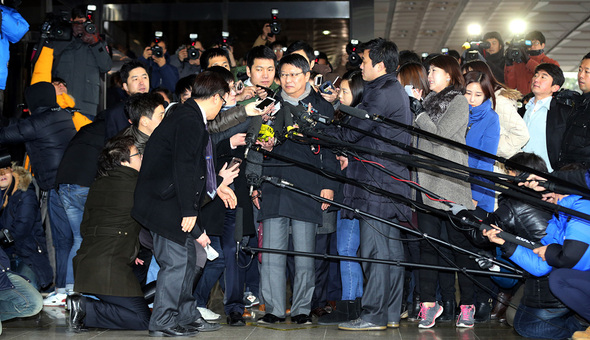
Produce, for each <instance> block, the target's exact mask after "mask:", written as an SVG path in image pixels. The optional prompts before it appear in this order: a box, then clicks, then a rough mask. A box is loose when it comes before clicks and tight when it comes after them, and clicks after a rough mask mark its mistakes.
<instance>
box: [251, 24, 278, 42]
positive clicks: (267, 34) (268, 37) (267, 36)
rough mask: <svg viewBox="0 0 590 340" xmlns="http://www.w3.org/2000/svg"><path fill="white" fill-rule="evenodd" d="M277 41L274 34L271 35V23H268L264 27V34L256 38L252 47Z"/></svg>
mask: <svg viewBox="0 0 590 340" xmlns="http://www.w3.org/2000/svg"><path fill="white" fill-rule="evenodd" d="M276 39H277V38H276V37H275V36H274V34H271V33H270V23H269V22H267V23H265V24H264V26H262V33H261V34H260V35H259V36H258V37H257V38H256V40H255V41H254V45H252V47H256V46H260V45H266V43H267V42H268V43H273V42H275V40H276Z"/></svg>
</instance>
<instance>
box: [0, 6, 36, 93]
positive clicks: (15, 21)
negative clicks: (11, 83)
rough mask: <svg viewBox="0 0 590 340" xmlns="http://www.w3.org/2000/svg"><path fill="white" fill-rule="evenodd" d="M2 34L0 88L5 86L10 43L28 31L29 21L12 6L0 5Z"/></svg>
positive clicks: (0, 41) (0, 44) (0, 36)
mask: <svg viewBox="0 0 590 340" xmlns="http://www.w3.org/2000/svg"><path fill="white" fill-rule="evenodd" d="M0 11H2V34H0V90H4V88H5V87H6V78H7V77H8V66H7V65H8V60H9V59H10V43H13V44H14V43H16V42H18V41H19V40H21V38H22V37H23V36H24V35H25V34H26V33H27V32H28V31H29V23H27V21H26V20H25V19H24V18H23V17H22V16H21V15H20V14H19V13H18V12H17V11H16V10H15V9H13V8H10V7H6V6H1V5H0Z"/></svg>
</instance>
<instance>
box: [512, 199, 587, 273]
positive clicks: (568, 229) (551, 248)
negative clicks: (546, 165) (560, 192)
mask: <svg viewBox="0 0 590 340" xmlns="http://www.w3.org/2000/svg"><path fill="white" fill-rule="evenodd" d="M558 204H559V205H561V206H563V207H566V208H570V209H574V210H577V211H580V212H584V213H590V201H588V200H583V199H582V198H581V197H580V196H576V195H569V196H567V197H564V198H563V199H562V200H561V201H559V203H558ZM546 232H547V235H546V236H545V237H543V238H542V239H541V243H542V244H543V245H548V247H547V251H546V252H545V259H546V260H547V261H543V260H542V259H541V258H540V257H539V256H537V254H535V253H533V251H532V250H530V249H528V248H525V247H522V246H516V247H512V249H506V251H507V254H508V255H510V260H512V261H514V262H515V263H516V264H518V265H519V266H520V267H522V268H523V269H524V270H526V271H527V272H529V273H531V274H533V275H535V276H543V275H546V274H548V273H549V272H551V270H552V269H553V268H571V269H577V270H581V271H587V270H590V247H588V245H589V244H590V221H586V220H584V219H581V218H578V217H574V216H570V215H568V214H565V213H562V212H560V213H559V216H558V217H556V216H553V218H552V219H551V220H550V221H549V224H548V225H547V230H546ZM503 248H505V247H503Z"/></svg>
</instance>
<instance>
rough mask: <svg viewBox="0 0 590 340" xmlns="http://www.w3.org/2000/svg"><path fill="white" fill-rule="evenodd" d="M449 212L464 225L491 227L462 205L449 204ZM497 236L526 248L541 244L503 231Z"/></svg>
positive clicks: (480, 228) (482, 228)
mask: <svg viewBox="0 0 590 340" xmlns="http://www.w3.org/2000/svg"><path fill="white" fill-rule="evenodd" d="M451 212H452V213H453V215H455V216H457V217H458V218H459V219H460V220H461V223H463V224H465V225H468V226H472V227H475V228H477V229H479V230H481V231H483V230H484V229H491V228H493V227H492V226H490V225H486V224H484V223H482V222H481V220H480V219H478V218H477V217H475V216H474V215H473V214H472V213H471V212H469V210H467V208H465V207H464V206H462V205H459V204H453V205H452V206H451ZM498 237H500V238H502V239H504V240H505V241H506V242H510V243H514V244H518V245H521V246H523V247H525V248H528V249H535V248H539V247H542V246H543V245H542V244H541V243H539V242H534V241H531V240H528V239H526V238H524V237H520V236H517V235H512V234H509V233H507V232H505V231H501V232H499V233H498Z"/></svg>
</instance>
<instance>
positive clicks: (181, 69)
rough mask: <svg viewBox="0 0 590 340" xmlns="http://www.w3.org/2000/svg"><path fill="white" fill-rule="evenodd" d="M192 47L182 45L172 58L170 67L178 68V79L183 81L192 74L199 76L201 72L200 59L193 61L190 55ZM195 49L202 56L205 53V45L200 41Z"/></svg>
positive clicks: (196, 42)
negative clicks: (189, 51) (189, 50)
mask: <svg viewBox="0 0 590 340" xmlns="http://www.w3.org/2000/svg"><path fill="white" fill-rule="evenodd" d="M190 46H191V45H182V46H180V47H179V48H178V50H176V54H174V56H172V57H170V65H172V66H174V67H176V69H177V70H178V78H179V79H182V78H184V77H188V76H190V75H192V74H198V73H199V72H201V70H202V68H201V60H200V58H197V59H192V58H190V57H189V55H188V49H189V47H190ZM193 47H194V48H195V49H197V50H198V51H199V53H200V54H201V55H202V54H203V52H205V49H204V48H203V44H202V43H201V42H200V41H198V40H197V41H195V44H194V45H193ZM199 57H200V56H199Z"/></svg>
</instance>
